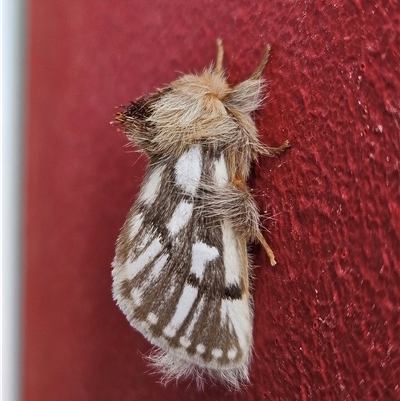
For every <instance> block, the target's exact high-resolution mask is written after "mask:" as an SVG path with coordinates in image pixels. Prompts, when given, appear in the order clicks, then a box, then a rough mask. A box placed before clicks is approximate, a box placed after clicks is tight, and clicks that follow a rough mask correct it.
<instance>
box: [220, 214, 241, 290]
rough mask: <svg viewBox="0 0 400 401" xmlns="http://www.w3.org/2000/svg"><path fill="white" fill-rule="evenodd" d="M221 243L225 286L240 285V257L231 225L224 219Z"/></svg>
mask: <svg viewBox="0 0 400 401" xmlns="http://www.w3.org/2000/svg"><path fill="white" fill-rule="evenodd" d="M222 243H223V246H224V267H225V284H226V285H227V286H228V285H230V284H238V285H239V284H240V273H241V266H240V255H239V252H238V244H237V241H236V238H235V233H234V231H233V228H232V225H231V223H230V222H229V221H228V220H227V219H224V221H223V223H222Z"/></svg>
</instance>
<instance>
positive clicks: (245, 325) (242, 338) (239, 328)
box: [223, 299, 251, 352]
mask: <svg viewBox="0 0 400 401" xmlns="http://www.w3.org/2000/svg"><path fill="white" fill-rule="evenodd" d="M223 302H226V306H227V310H228V316H229V320H230V321H231V323H232V326H233V329H234V330H235V333H236V335H237V337H238V341H239V344H240V347H241V349H242V350H243V352H246V351H247V350H248V348H249V346H250V332H251V323H250V309H249V303H248V300H246V299H239V300H233V301H227V300H224V301H223Z"/></svg>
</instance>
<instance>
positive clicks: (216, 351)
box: [211, 348, 222, 359]
mask: <svg viewBox="0 0 400 401" xmlns="http://www.w3.org/2000/svg"><path fill="white" fill-rule="evenodd" d="M211 355H212V356H213V357H214V358H216V359H218V358H221V356H222V349H219V348H214V349H213V350H212V351H211Z"/></svg>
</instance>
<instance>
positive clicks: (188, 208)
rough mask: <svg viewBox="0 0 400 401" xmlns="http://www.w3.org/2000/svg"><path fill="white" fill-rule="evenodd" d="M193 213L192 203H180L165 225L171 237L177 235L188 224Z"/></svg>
mask: <svg viewBox="0 0 400 401" xmlns="http://www.w3.org/2000/svg"><path fill="white" fill-rule="evenodd" d="M192 213H193V203H192V202H186V201H181V202H180V203H179V204H178V206H177V207H176V209H175V211H174V213H173V214H172V217H171V220H170V221H169V222H168V224H167V228H168V231H169V232H170V234H171V235H175V234H177V233H178V232H179V231H180V230H181V229H182V228H183V227H185V225H186V224H187V223H188V222H189V220H190V217H191V216H192Z"/></svg>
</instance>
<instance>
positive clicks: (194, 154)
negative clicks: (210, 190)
mask: <svg viewBox="0 0 400 401" xmlns="http://www.w3.org/2000/svg"><path fill="white" fill-rule="evenodd" d="M201 169H202V160H201V150H200V145H195V146H193V147H192V148H190V149H189V150H188V151H187V152H185V153H184V154H183V155H182V156H181V157H180V158H179V159H178V161H177V162H176V165H175V178H176V183H177V185H178V186H179V187H180V188H182V189H183V190H184V191H186V193H188V194H189V195H194V194H195V193H196V189H197V187H198V185H199V182H200V177H201Z"/></svg>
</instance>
